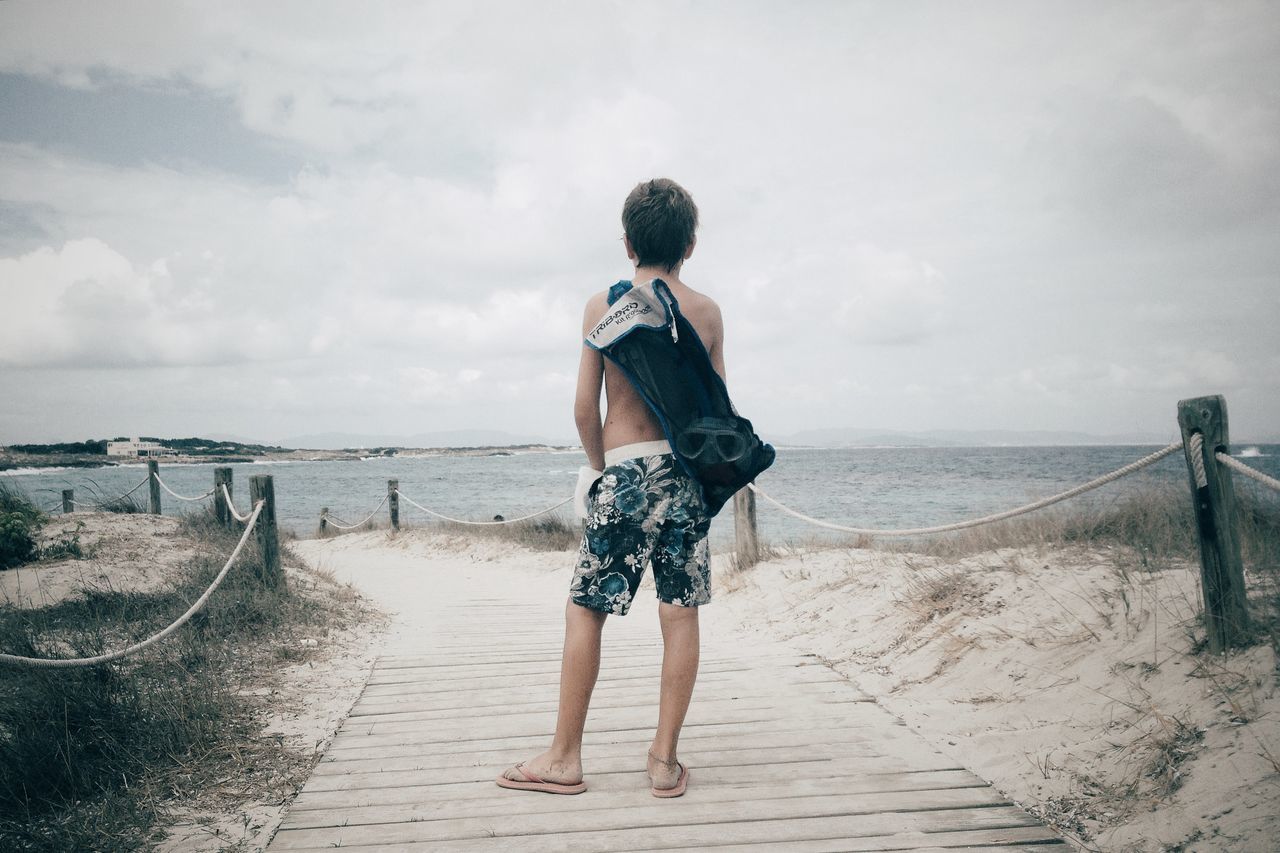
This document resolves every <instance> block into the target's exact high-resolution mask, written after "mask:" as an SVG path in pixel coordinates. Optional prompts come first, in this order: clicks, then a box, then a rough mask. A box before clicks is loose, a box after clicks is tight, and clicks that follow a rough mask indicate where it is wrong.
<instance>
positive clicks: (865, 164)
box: [0, 2, 1280, 437]
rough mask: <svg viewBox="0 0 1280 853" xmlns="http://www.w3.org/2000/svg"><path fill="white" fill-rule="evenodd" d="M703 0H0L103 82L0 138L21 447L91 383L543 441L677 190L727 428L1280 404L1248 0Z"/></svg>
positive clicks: (1279, 209)
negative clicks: (1157, 0)
mask: <svg viewBox="0 0 1280 853" xmlns="http://www.w3.org/2000/svg"><path fill="white" fill-rule="evenodd" d="M728 9H729V6H728V5H727V4H687V3H681V2H672V3H666V4H657V5H648V6H644V7H640V6H636V5H635V4H630V5H628V4H622V3H580V4H570V5H567V6H561V7H557V8H556V9H555V10H553V11H552V12H548V11H547V10H546V9H545V8H543V7H540V6H535V5H519V4H498V3H494V4H484V3H481V4H452V3H432V4H417V3H401V4H396V3H386V4H377V5H374V6H371V7H369V8H367V9H364V8H361V9H358V10H356V9H352V8H349V7H345V6H338V5H332V6H329V5H324V4H313V3H310V2H308V3H305V4H304V3H280V4H275V3H273V4H270V5H263V4H257V5H247V6H230V7H226V6H203V5H199V4H172V3H167V2H164V3H152V4H143V5H137V4H134V5H130V6H129V8H128V9H125V10H122V9H119V8H114V7H106V6H104V5H102V4H97V3H84V4H71V3H67V4H64V3H59V4H56V5H54V4H39V3H12V2H11V3H0V72H7V73H8V74H9V75H11V76H10V79H12V75H27V77H28V78H30V79H36V78H38V79H39V80H43V81H56V84H61V85H65V86H76V87H80V88H81V89H82V90H83V91H88V92H95V93H99V94H101V93H108V92H109V93H110V98H101V97H100V98H98V99H97V100H96V103H98V104H99V108H98V109H96V110H90V111H85V112H83V113H81V112H78V111H77V110H76V109H75V108H74V107H75V104H76V103H83V101H76V100H75V99H62V100H61V101H58V99H45V100H41V99H40V98H38V97H29V98H27V99H26V100H25V101H22V102H21V105H22V109H31V110H36V109H38V110H48V111H53V110H58V109H61V110H63V111H64V112H63V113H59V114H58V115H57V116H51V120H50V121H48V122H27V123H17V124H16V125H15V126H14V127H9V128H6V129H3V130H0V138H2V139H4V140H7V141H0V224H3V226H4V227H0V270H3V277H0V299H3V300H4V303H5V305H6V307H8V306H14V308H15V310H14V312H13V313H12V314H11V316H15V317H22V319H23V320H24V321H27V320H30V322H29V323H27V324H26V326H25V327H24V328H22V329H18V328H17V323H16V322H13V321H10V322H9V323H7V324H5V326H4V327H3V328H2V329H0V359H2V360H3V363H4V364H5V365H6V367H7V368H9V369H7V370H6V371H5V373H6V381H8V382H10V383H12V384H10V385H8V386H6V388H7V389H10V390H12V394H11V396H12V397H14V398H15V399H22V400H24V401H32V400H36V399H39V400H40V401H42V402H41V404H40V405H39V406H36V405H35V404H34V403H31V404H28V403H24V404H23V405H26V406H27V407H28V410H27V414H26V416H25V417H26V419H27V421H28V422H29V423H32V424H39V425H40V426H39V429H40V430H44V431H48V430H49V429H53V428H55V427H56V426H57V424H58V423H60V421H61V420H62V419H63V418H64V417H65V413H66V412H67V411H70V410H71V409H72V408H74V406H75V405H77V404H76V402H75V401H76V400H77V399H79V397H78V396H77V395H83V394H85V393H87V392H85V391H84V388H85V386H87V385H94V383H101V387H103V388H106V387H108V384H109V385H110V388H111V389H112V393H113V394H114V397H113V396H111V395H108V394H107V392H106V391H103V392H102V394H103V395H104V396H102V397H101V398H95V399H96V400H97V403H98V407H97V409H95V410H93V411H100V412H103V413H106V412H109V411H112V410H116V411H118V410H119V408H120V404H119V403H117V402H112V400H113V399H125V398H127V397H128V396H130V393H129V388H130V383H133V384H134V385H135V386H137V385H142V384H148V385H154V386H155V387H162V388H163V389H164V390H165V392H166V394H167V395H168V397H166V403H165V405H168V404H170V403H171V404H172V407H173V409H172V417H173V419H174V421H175V422H181V423H190V424H191V426H189V427H187V428H186V431H188V432H190V431H192V430H198V429H200V428H202V424H203V423H204V422H205V421H204V420H201V418H202V417H204V415H203V414H198V413H203V412H205V409H203V408H201V407H202V406H203V405H204V404H203V402H202V399H201V398H202V397H203V396H204V395H206V394H217V395H225V396H226V398H227V399H235V400H238V401H243V402H244V404H245V405H246V406H250V405H251V406H253V407H254V409H255V410H254V414H253V415H252V416H250V415H249V414H247V413H246V414H245V415H243V417H245V418H250V417H252V418H253V422H252V423H251V424H247V425H239V424H225V425H224V428H225V429H227V430H228V431H234V432H241V433H256V432H258V431H259V430H258V429H257V428H256V424H257V423H258V422H259V419H263V418H267V417H271V418H277V419H279V420H280V422H281V424H282V426H281V427H280V430H279V432H278V433H277V434H281V435H283V434H289V433H297V432H303V431H307V429H309V428H311V427H312V426H314V425H315V422H316V421H317V419H320V420H325V421H326V422H332V423H333V424H334V426H335V427H337V426H338V425H339V424H338V422H339V421H350V420H360V419H362V418H370V419H378V418H381V417H386V418H402V419H418V420H422V419H426V420H430V421H432V422H433V423H434V422H435V421H437V420H448V419H451V418H455V419H458V421H461V422H456V423H454V424H451V425H456V426H469V425H475V424H476V423H477V422H482V421H486V420H488V421H492V422H493V423H494V424H496V425H499V426H501V425H502V424H506V425H507V426H508V427H509V426H511V425H515V424H518V423H522V422H524V421H539V422H541V423H544V424H559V423H561V422H562V421H563V418H564V417H565V415H564V413H563V410H564V409H566V407H567V401H568V400H570V399H571V397H572V384H573V382H572V380H573V376H572V373H573V370H574V369H575V366H576V361H577V341H576V338H577V333H578V329H577V324H578V322H579V321H580V318H581V304H582V303H583V301H584V300H585V299H586V297H587V295H588V293H590V292H592V291H595V290H599V289H601V288H602V287H604V286H605V285H607V284H609V283H611V282H612V280H614V279H615V278H617V277H620V276H623V275H626V274H627V272H628V267H627V265H626V264H625V261H624V258H623V255H622V252H621V248H620V245H619V242H618V236H619V233H620V226H619V222H618V212H619V207H620V203H621V199H622V197H623V196H624V195H625V193H626V191H627V189H628V188H629V187H630V186H631V185H632V183H633V182H634V181H636V180H639V179H642V178H645V177H649V176H651V175H655V174H667V175H670V176H672V177H675V178H677V179H678V180H680V181H681V182H682V183H684V184H685V185H686V186H688V187H689V188H690V189H691V190H692V191H693V192H694V195H695V197H696V198H697V199H698V203H699V205H700V208H701V210H702V213H703V226H702V230H701V232H700V235H699V245H698V250H697V252H696V253H695V255H694V258H693V260H692V261H691V262H690V264H689V265H688V267H687V269H686V271H685V272H686V279H687V280H688V281H689V283H690V284H692V285H693V286H695V287H697V288H699V289H701V290H703V291H705V292H707V293H709V294H711V295H712V296H714V297H715V298H717V299H718V300H719V301H720V302H721V305H722V307H723V309H724V315H725V320H726V325H727V335H728V337H727V349H726V352H727V355H728V358H729V374H730V377H731V388H732V390H733V393H734V397H735V400H736V401H738V402H739V404H740V406H741V407H743V408H744V411H746V413H747V414H748V415H750V416H751V417H752V418H753V419H755V420H756V421H757V422H760V423H773V424H776V425H777V428H779V429H782V430H790V429H796V428H801V427H804V426H810V425H813V422H815V421H829V422H832V423H835V422H839V423H848V424H851V425H857V424H864V423H873V424H874V425H877V426H885V427H895V428H928V427H936V426H955V425H956V423H955V419H957V418H960V419H965V418H967V419H970V420H972V421H975V422H976V423H977V425H980V426H1009V427H1011V428H1012V427H1018V426H1022V425H1024V424H1026V423H1040V422H1044V421H1048V420H1050V419H1054V422H1053V423H1047V422H1046V423H1044V424H1043V425H1044V426H1053V427H1071V426H1082V425H1091V424H1093V423H1095V422H1101V421H1107V420H1123V421H1125V423H1126V424H1127V423H1128V422H1130V421H1133V420H1140V419H1144V418H1147V417H1157V418H1161V419H1162V418H1165V414H1164V411H1163V408H1162V405H1163V404H1162V403H1161V402H1160V401H1161V400H1165V398H1167V397H1169V396H1171V395H1176V394H1178V393H1181V389H1184V388H1197V389H1198V388H1199V386H1200V385H1201V384H1208V385H1216V386H1221V387H1230V388H1232V389H1234V390H1233V392H1232V393H1233V394H1236V395H1238V396H1241V397H1244V398H1246V399H1247V400H1248V406H1249V407H1250V408H1249V409H1248V410H1250V411H1254V412H1255V413H1256V414H1254V415H1252V417H1255V418H1257V419H1258V420H1265V419H1268V418H1269V419H1270V420H1275V419H1276V418H1277V417H1280V408H1277V407H1278V406H1280V402H1277V400H1276V398H1275V395H1274V394H1265V393H1263V392H1262V390H1260V389H1263V388H1265V387H1268V386H1267V383H1268V382H1272V380H1269V379H1267V378H1266V376H1267V375H1269V374H1268V371H1267V370H1266V369H1264V366H1266V365H1270V364H1273V362H1274V359H1275V354H1274V344H1272V343H1271V341H1272V340H1273V339H1274V328H1275V326H1276V323H1277V321H1280V296H1278V295H1277V291H1276V289H1275V287H1274V270H1275V269H1276V268H1277V267H1280V244H1277V242H1276V241H1275V239H1274V234H1275V233H1276V229H1277V227H1280V202H1277V199H1280V184H1278V183H1277V181H1280V177H1278V176H1280V169H1278V168H1276V164H1277V162H1280V142H1278V141H1277V140H1280V132H1277V131H1280V108H1278V107H1277V105H1276V102H1275V98H1274V91H1275V90H1276V88H1277V87H1278V86H1280V46H1278V45H1277V35H1276V30H1275V28H1274V27H1268V26H1265V25H1264V24H1265V23H1269V22H1270V19H1271V17H1273V14H1272V10H1271V9H1270V8H1269V6H1267V5H1266V4H1253V3H1236V4H1231V6H1230V7H1229V8H1228V7H1223V6H1221V5H1220V4H1208V3H1194V2H1193V3H1185V4H1174V5H1168V4H1140V5H1138V6H1117V7H1111V8H1107V9H1105V10H1097V14H1091V15H1081V14H1080V13H1079V11H1078V9H1077V8H1076V7H1075V6H1074V5H1073V4H1040V5H1037V6H1036V7H1035V8H1031V7H1021V6H1009V5H1007V4H991V5H989V6H985V7H984V6H981V5H979V6H978V7H965V8H963V9H961V8H959V7H952V6H950V5H947V4H935V5H934V6H931V7H930V8H929V14H928V15H924V16H921V15H919V14H918V10H915V11H912V10H911V9H906V8H904V7H901V6H897V5H893V4H884V5H861V4H827V5H820V7H819V8H817V9H816V10H815V11H814V14H811V15H795V14H790V13H787V12H786V11H784V10H780V9H779V8H778V7H776V6H773V5H770V4H750V3H747V4H734V5H733V7H732V9H733V14H726V10H728ZM655 26H656V27H659V28H660V29H662V30H663V32H664V33H665V35H664V38H663V39H660V40H654V39H649V38H642V37H640V36H645V35H648V34H650V33H652V32H653V31H654V27H655ZM4 83H5V78H3V77H0V98H3V97H4V96H5V90H4V88H3V87H4ZM40 85H42V86H44V88H45V89H48V88H51V87H52V85H55V84H49V83H43V84H40ZM156 92H163V93H164V95H165V98H167V99H169V101H173V100H175V99H176V100H181V101H182V102H183V103H184V104H185V105H186V106H185V108H184V109H183V110H176V111H170V112H166V111H165V110H164V109H163V104H162V103H161V101H163V100H164V99H162V98H156V97H152V98H151V99H150V100H148V95H149V94H151V95H154V93H156ZM131 98H136V99H138V100H137V102H136V104H135V106H137V108H136V109H126V108H124V107H125V105H127V104H130V103H133V102H132V101H131V100H130V99H131ZM188 98H190V100H188ZM55 101H56V102H57V103H55ZM107 101H109V102H110V103H112V104H120V105H121V109H120V110H119V111H118V114H116V113H113V112H112V110H111V109H109V108H107V107H104V106H102V104H103V103H104V102H107ZM144 101H145V102H146V103H145V104H144V103H143V102H144ZM169 101H166V103H167V102H169ZM58 103H61V104H62V106H61V107H59V106H58ZM137 117H151V120H152V121H155V122H160V121H168V122H170V123H172V124H174V125H181V127H178V128H176V129H173V128H171V129H170V130H171V131H172V132H167V133H164V134H155V133H153V128H152V127H151V126H150V125H149V124H148V122H147V121H139V120H137ZM53 118H56V119H57V120H56V121H55V120H52V119H53ZM232 124H234V125H235V128H234V131H235V132H230V131H228V132H225V133H222V134H217V133H213V132H210V133H208V134H207V135H206V137H205V146H204V149H201V150H203V151H204V152H205V155H206V156H190V157H187V156H184V150H183V149H182V145H183V139H184V138H185V137H190V136H191V135H193V134H199V133H201V129H202V128H213V127H218V126H224V127H226V126H230V125H232ZM15 128H17V129H15ZM22 128H26V129H27V131H26V132H25V133H26V135H23V132H22V130H21V129H22ZM37 131H38V132H37ZM46 131H47V134H46V135H44V136H42V135H41V134H42V133H45V132H46ZM59 134H62V135H61V136H60V135H59ZM75 134H78V135H77V136H76V137H75V140H74V141H75V144H71V142H69V141H68V139H69V136H70V135H75ZM153 135H154V136H156V137H157V138H158V137H160V136H163V137H164V141H158V140H157V141H154V145H151V146H145V145H135V144H133V141H134V140H138V139H141V138H143V137H146V138H148V139H150V138H151V137H152V136H153ZM103 138H112V139H114V144H113V145H111V146H106V145H102V144H98V145H97V146H96V147H95V139H103ZM224 145H225V146H226V147H234V148H236V150H235V151H225V152H220V153H219V156H211V155H208V150H207V149H209V148H211V147H222V146H224ZM108 149H109V150H108ZM192 150H195V149H192ZM135 151H136V152H149V153H139V154H138V156H128V155H129V154H130V153H131V152H135ZM122 152H123V153H122ZM268 155H270V156H268ZM112 164H116V165H112ZM119 164H128V165H123V166H122V165H119ZM157 164H165V165H157ZM198 164H205V165H198ZM10 326H13V327H14V328H13V330H12V331H11V330H10V328H9V327H10ZM1197 352H1199V353H1200V355H1198V356H1197V355H1194V354H1195V353H1197ZM104 359H105V361H104ZM116 363H118V364H121V365H129V366H130V368H129V369H125V368H123V367H122V368H119V369H117V368H113V367H104V366H102V365H103V364H116ZM83 365H94V367H93V368H92V372H91V371H90V370H89V369H88V368H86V369H84V370H81V369H80V367H79V366H83ZM402 369H403V370H406V371H409V372H408V373H406V374H403V375H402V374H400V373H399V371H400V370H402ZM130 370H132V373H131V372H130ZM86 376H92V377H93V378H91V379H86ZM179 376H181V381H180V380H179ZM10 377H16V378H10ZM108 377H110V380H109V382H108ZM1272 384H1273V383H1272ZM59 387H62V389H63V391H62V393H61V395H60V396H59V395H58V394H55V393H54V392H55V391H56V390H57V389H58V388H59ZM94 387H98V386H97V385H95V386H94ZM903 389H914V390H907V391H904V390H903ZM268 392H270V393H268ZM1148 401H1150V402H1148ZM1166 402H1167V401H1166ZM156 405H157V410H156V411H157V412H159V411H160V409H159V407H160V406H161V405H162V404H160V403H157V404H156ZM113 407H114V409H113ZM213 411H214V414H215V415H216V414H218V412H219V410H218V409H216V408H215V409H214V410H213ZM1238 411H1239V407H1237V408H1235V409H1233V412H1238ZM1152 413H1154V414H1152ZM90 414H92V412H90ZM157 416H159V415H157ZM166 416H167V415H166ZM184 418H185V419H186V420H183V419H184ZM288 419H293V422H292V423H287V422H286V421H287V420H288ZM303 422H305V423H303ZM32 429H35V427H33V428H32ZM544 429H546V427H544ZM122 431H129V430H128V429H123V430H122ZM142 431H143V432H150V431H152V430H151V429H150V428H143V429H142ZM555 431H559V428H557V429H556V430H555ZM33 437H39V436H33Z"/></svg>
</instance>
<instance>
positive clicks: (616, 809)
mask: <svg viewBox="0 0 1280 853" xmlns="http://www.w3.org/2000/svg"><path fill="white" fill-rule="evenodd" d="M495 787H496V786H495ZM766 790H767V789H766ZM517 793H519V792H517ZM740 793H741V792H740ZM686 796H688V795H686ZM529 799H531V798H530V797H528V796H525V797H523V798H522V800H521V802H524V801H527V800H529ZM541 799H545V798H541ZM581 799H582V798H580V800H581ZM588 799H589V798H588ZM597 799H600V798H597ZM503 805H504V804H503V803H502V802H495V803H490V804H488V805H487V806H482V805H480V804H476V803H462V804H460V803H452V804H449V803H434V804H426V805H417V806H401V807H399V808H397V809H396V810H395V811H393V812H387V813H385V814H386V815H388V816H390V817H391V818H392V819H389V820H388V819H381V816H382V815H383V814H384V813H383V812H369V811H365V812H352V811H350V810H341V811H330V812H325V813H323V814H324V815H326V816H327V820H328V821H329V822H326V823H323V824H321V825H319V826H290V827H287V828H285V827H282V829H285V830H286V831H289V832H290V833H292V834H291V836H290V838H288V839H286V840H285V841H284V842H283V844H282V847H281V849H285V850H287V849H289V847H290V846H303V847H310V846H314V844H315V840H316V836H318V835H331V834H332V833H331V832H328V833H326V832H324V830H334V829H343V828H346V827H354V826H363V827H370V828H371V830H372V831H379V830H381V829H382V828H384V827H392V826H394V825H396V824H428V825H427V826H423V827H415V829H420V830H424V831H425V833H424V832H410V833H399V834H397V837H396V838H395V839H394V840H397V841H405V840H423V839H422V836H423V835H424V834H425V835H426V836H427V837H428V838H429V839H432V840H434V839H437V838H449V837H454V838H467V837H474V836H476V835H478V834H480V833H481V832H484V831H489V830H492V831H494V832H496V833H497V834H499V835H543V834H550V833H556V832H563V833H566V834H568V833H578V832H584V831H600V830H608V829H633V828H641V827H646V826H649V827H663V826H677V825H686V824H696V823H730V822H737V821H752V820H771V819H773V820H781V819H787V820H794V819H798V818H806V817H827V816H831V815H872V814H884V813H887V812H898V813H909V812H920V811H932V810H942V809H968V808H989V807H994V806H1006V805H1009V802H1008V800H1005V799H1004V798H1003V797H1001V796H999V795H998V794H996V793H995V792H993V791H992V790H991V789H990V788H988V787H985V786H979V787H968V788H935V789H932V790H915V791H869V792H862V793H857V794H845V793H842V794H818V795H809V796H796V797H782V798H774V797H770V796H769V795H768V794H767V793H765V794H764V795H763V796H755V797H744V798H743V799H741V800H739V801H731V800H730V801H726V800H720V801H703V800H695V799H690V800H687V801H685V802H684V803H683V804H682V805H681V807H680V808H679V809H678V810H673V809H670V808H665V806H666V805H667V804H665V803H662V802H661V801H659V800H655V798H654V797H653V796H652V795H651V794H649V792H648V791H646V790H641V791H638V792H635V796H632V797H628V798H619V797H614V798H612V799H611V800H610V801H609V802H607V803H606V802H597V803H582V802H581V801H579V808H577V809H567V808H563V807H561V808H556V809H554V810H537V811H534V810H530V809H527V808H526V809H521V810H520V812H519V813H516V812H514V811H513V810H511V809H509V808H508V809H503V808H502V806H503ZM507 805H514V803H510V802H509V803H507ZM570 805H572V803H571V804H570ZM591 805H594V808H584V807H583V806H591ZM673 812H676V813H675V814H674V815H673ZM316 816H318V815H316ZM375 817H377V818H379V819H375V820H370V818H375ZM356 821H363V822H356ZM373 828H377V829H373ZM570 837H572V836H570Z"/></svg>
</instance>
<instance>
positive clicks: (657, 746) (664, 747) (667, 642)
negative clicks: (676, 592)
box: [648, 601, 700, 788]
mask: <svg viewBox="0 0 1280 853" xmlns="http://www.w3.org/2000/svg"><path fill="white" fill-rule="evenodd" d="M658 620H659V622H660V623H661V625H662V649H663V651H662V694H661V697H660V699H659V702H658V730H657V731H656V732H655V733H654V736H653V746H652V747H651V748H650V750H649V764H648V768H649V777H650V778H651V779H653V786H654V787H655V788H671V787H674V786H675V784H676V780H677V779H678V778H679V776H680V768H679V767H678V766H676V763H675V762H676V746H677V744H678V742H679V740H680V728H681V726H683V725H684V717H685V713H686V712H687V711H688V710H689V700H690V699H691V698H692V696H693V684H694V682H695V681H696V680H697V678H698V660H699V642H700V639H699V634H698V608H696V607H681V606H679V605H676V604H668V603H666V602H665V601H663V602H659V603H658Z"/></svg>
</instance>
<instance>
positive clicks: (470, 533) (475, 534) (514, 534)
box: [317, 513, 582, 551]
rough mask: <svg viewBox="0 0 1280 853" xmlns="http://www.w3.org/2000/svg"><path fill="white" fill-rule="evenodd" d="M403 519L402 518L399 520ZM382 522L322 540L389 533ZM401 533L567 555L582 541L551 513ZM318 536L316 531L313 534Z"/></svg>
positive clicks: (578, 530) (576, 528)
mask: <svg viewBox="0 0 1280 853" xmlns="http://www.w3.org/2000/svg"><path fill="white" fill-rule="evenodd" d="M402 519H403V517H402ZM390 529H391V528H390V525H389V524H388V523H387V522H385V521H374V520H372V519H371V520H369V521H366V522H365V523H364V524H362V525H360V526H359V527H357V528H356V529H354V530H338V529H337V528H335V527H332V526H330V527H328V528H326V530H325V533H324V536H325V538H331V537H334V536H343V535H346V534H349V533H368V532H370V531H374V530H383V531H388V532H389V531H390ZM400 529H401V531H410V530H421V531H423V532H426V533H440V534H446V535H449V536H461V537H467V538H473V539H482V540H490V541H500V542H510V543H512V544H514V545H520V546H522V547H525V548H528V549H529V550H531V551H567V550H571V549H573V548H577V547H578V541H579V540H580V539H581V538H582V526H581V524H579V523H577V522H575V521H572V520H570V519H567V518H565V517H563V516H561V515H557V514H555V513H549V514H547V515H543V516H539V517H538V518H531V519H529V520H527V521H515V522H512V523H510V524H461V523H458V522H454V521H442V520H439V519H434V520H432V521H428V522H426V523H421V524H411V523H408V522H406V521H404V520H402V521H401V522H400ZM317 534H319V530H317Z"/></svg>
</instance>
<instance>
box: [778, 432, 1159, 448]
mask: <svg viewBox="0 0 1280 853" xmlns="http://www.w3.org/2000/svg"><path fill="white" fill-rule="evenodd" d="M765 438H766V440H768V441H771V442H773V443H774V444H780V445H791V446H804V447H1036V446H1064V445H1087V444H1165V443H1167V442H1170V441H1174V440H1176V439H1177V435H1175V434H1174V431H1173V428H1172V427H1171V428H1170V430H1169V434H1168V435H1160V434H1158V433H1113V434H1107V435H1095V434H1093V433H1087V432H1070V431H1061V430H922V431H919V432H915V431H903V430H876V429H853V428H847V429H811V430H801V431H800V432H794V433H791V434H790V435H777V436H766V437H765Z"/></svg>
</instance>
